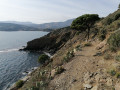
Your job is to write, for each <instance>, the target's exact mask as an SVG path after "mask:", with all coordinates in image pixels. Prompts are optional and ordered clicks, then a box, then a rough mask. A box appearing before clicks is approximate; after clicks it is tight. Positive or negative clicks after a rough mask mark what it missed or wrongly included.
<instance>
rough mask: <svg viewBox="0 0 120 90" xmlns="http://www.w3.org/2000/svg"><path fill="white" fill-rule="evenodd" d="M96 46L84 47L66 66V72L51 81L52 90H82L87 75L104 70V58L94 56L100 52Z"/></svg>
mask: <svg viewBox="0 0 120 90" xmlns="http://www.w3.org/2000/svg"><path fill="white" fill-rule="evenodd" d="M96 45H97V44H93V45H92V46H89V47H84V48H83V49H82V51H78V52H76V53H75V57H74V58H73V59H72V61H70V62H69V63H67V64H65V65H64V68H65V69H66V71H65V72H63V73H62V74H60V75H57V76H56V77H55V78H54V79H53V80H52V81H51V83H50V86H51V88H50V90H81V88H82V86H83V82H84V80H83V77H84V75H85V73H87V72H96V71H97V70H98V69H100V68H104V66H105V63H104V60H103V58H102V57H98V56H96V57H95V56H93V55H94V54H95V53H96V52H98V51H97V50H96V49H95V47H96Z"/></svg>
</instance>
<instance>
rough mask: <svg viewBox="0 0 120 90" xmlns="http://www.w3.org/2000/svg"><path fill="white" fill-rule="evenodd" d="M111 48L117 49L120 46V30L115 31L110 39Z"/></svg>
mask: <svg viewBox="0 0 120 90" xmlns="http://www.w3.org/2000/svg"><path fill="white" fill-rule="evenodd" d="M107 42H108V44H109V48H110V49H111V50H117V49H118V48H120V30H118V31H117V32H115V33H113V34H112V35H111V36H110V37H109V39H108V41H107Z"/></svg>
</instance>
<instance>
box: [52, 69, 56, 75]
mask: <svg viewBox="0 0 120 90" xmlns="http://www.w3.org/2000/svg"><path fill="white" fill-rule="evenodd" d="M55 74H56V70H55V69H53V70H52V71H51V77H54V76H55Z"/></svg>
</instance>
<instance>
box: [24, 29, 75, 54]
mask: <svg viewBox="0 0 120 90" xmlns="http://www.w3.org/2000/svg"><path fill="white" fill-rule="evenodd" d="M75 33H76V31H75V30H70V29H61V30H59V29H58V30H55V31H53V32H51V33H49V34H47V35H45V36H43V37H41V38H38V39H35V40H32V41H29V42H28V43H27V46H26V47H25V48H24V49H23V50H30V51H47V52H49V53H51V54H54V53H55V52H56V51H57V50H59V49H60V48H61V47H62V46H64V45H65V43H66V42H67V41H68V40H70V38H73V37H74V34H75ZM70 44H71V43H70Z"/></svg>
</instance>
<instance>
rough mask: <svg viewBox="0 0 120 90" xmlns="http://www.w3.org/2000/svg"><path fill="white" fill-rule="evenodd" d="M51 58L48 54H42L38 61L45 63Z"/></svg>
mask: <svg viewBox="0 0 120 90" xmlns="http://www.w3.org/2000/svg"><path fill="white" fill-rule="evenodd" d="M49 59H50V58H49V56H48V55H45V54H42V55H40V57H39V58H38V62H39V63H40V64H45V62H46V61H48V60H49Z"/></svg>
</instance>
